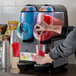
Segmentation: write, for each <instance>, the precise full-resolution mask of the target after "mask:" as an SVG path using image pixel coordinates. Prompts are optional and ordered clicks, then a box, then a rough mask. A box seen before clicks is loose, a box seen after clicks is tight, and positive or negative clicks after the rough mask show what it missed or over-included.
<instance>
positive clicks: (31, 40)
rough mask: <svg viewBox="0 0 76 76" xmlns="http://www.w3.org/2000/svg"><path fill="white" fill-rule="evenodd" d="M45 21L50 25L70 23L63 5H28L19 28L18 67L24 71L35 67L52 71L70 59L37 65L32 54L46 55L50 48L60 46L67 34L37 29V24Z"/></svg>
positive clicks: (22, 14) (22, 12) (35, 68)
mask: <svg viewBox="0 0 76 76" xmlns="http://www.w3.org/2000/svg"><path fill="white" fill-rule="evenodd" d="M41 22H44V23H46V24H48V25H49V26H51V25H52V26H64V25H66V26H67V25H68V18H67V10H66V8H65V7H64V6H61V5H26V6H25V7H24V8H23V9H22V11H21V14H20V24H19V25H18V28H17V40H18V41H19V63H18V64H17V65H18V68H19V69H20V70H22V71H27V70H30V69H34V70H35V71H51V70H53V69H55V68H59V67H62V66H65V65H66V64H67V63H68V61H67V59H68V58H67V57H66V58H60V59H58V60H56V61H54V62H52V63H47V64H43V65H37V64H36V62H35V59H34V58H32V56H31V54H34V55H41V56H46V55H47V54H48V53H49V51H50V49H52V48H54V47H55V46H58V45H59V44H60V43H61V42H62V41H63V39H65V37H66V31H64V30H63V31H64V33H65V35H62V34H59V33H57V32H54V31H46V30H45V31H37V30H36V29H37V28H39V27H37V24H39V23H41Z"/></svg>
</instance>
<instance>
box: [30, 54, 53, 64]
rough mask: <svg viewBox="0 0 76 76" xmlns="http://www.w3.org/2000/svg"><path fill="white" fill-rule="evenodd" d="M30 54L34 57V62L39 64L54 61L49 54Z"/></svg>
mask: <svg viewBox="0 0 76 76" xmlns="http://www.w3.org/2000/svg"><path fill="white" fill-rule="evenodd" d="M31 56H32V58H34V59H35V61H36V63H37V64H40V65H41V64H46V63H51V62H53V61H54V60H53V59H51V58H50V56H49V55H47V56H45V57H43V56H39V55H36V56H35V55H33V54H31Z"/></svg>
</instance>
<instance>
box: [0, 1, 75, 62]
mask: <svg viewBox="0 0 76 76" xmlns="http://www.w3.org/2000/svg"><path fill="white" fill-rule="evenodd" d="M25 4H56V5H58V4H59V5H64V6H65V7H66V8H67V11H68V19H69V25H76V0H0V24H6V23H8V21H9V20H16V21H19V17H20V11H21V9H22V8H23V7H24V5H25ZM69 62H70V63H74V56H73V55H72V56H70V58H69Z"/></svg>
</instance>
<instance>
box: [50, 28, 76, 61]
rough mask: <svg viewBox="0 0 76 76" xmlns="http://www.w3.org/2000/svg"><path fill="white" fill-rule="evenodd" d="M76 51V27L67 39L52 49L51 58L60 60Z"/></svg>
mask: <svg viewBox="0 0 76 76" xmlns="http://www.w3.org/2000/svg"><path fill="white" fill-rule="evenodd" d="M75 51H76V27H75V28H74V29H73V31H71V32H70V33H69V34H68V36H67V38H66V39H65V40H64V41H63V43H61V44H60V45H58V46H56V47H55V48H53V49H50V53H49V56H50V57H51V58H52V59H54V60H56V59H58V58H62V57H67V56H69V55H71V54H73V53H74V52H75Z"/></svg>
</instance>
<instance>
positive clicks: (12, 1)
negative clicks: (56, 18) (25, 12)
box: [0, 0, 76, 25]
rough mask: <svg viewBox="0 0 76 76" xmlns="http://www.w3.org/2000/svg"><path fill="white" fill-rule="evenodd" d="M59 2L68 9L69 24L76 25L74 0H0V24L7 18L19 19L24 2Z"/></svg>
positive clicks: (75, 4)
mask: <svg viewBox="0 0 76 76" xmlns="http://www.w3.org/2000/svg"><path fill="white" fill-rule="evenodd" d="M27 3H28V4H59V5H64V6H65V7H66V8H67V10H68V18H69V24H70V25H76V0H0V24H1V23H7V22H8V20H17V21H19V16H20V10H21V9H22V8H23V7H24V5H25V4H27Z"/></svg>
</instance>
